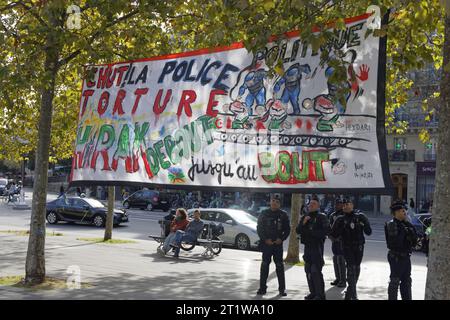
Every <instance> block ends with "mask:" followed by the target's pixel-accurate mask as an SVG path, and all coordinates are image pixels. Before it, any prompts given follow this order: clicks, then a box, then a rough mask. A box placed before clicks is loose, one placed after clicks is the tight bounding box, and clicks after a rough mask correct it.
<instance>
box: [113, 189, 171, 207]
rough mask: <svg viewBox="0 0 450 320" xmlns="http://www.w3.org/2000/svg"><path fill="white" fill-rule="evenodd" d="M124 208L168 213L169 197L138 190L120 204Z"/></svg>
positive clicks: (166, 194) (155, 192)
mask: <svg viewBox="0 0 450 320" xmlns="http://www.w3.org/2000/svg"><path fill="white" fill-rule="evenodd" d="M122 205H123V207H124V208H126V209H129V208H141V209H147V210H150V211H152V210H155V209H161V210H163V211H168V210H169V209H170V206H171V202H170V196H169V194H168V193H163V192H159V191H154V190H139V191H136V192H135V193H133V194H132V195H130V196H129V197H128V198H125V200H124V201H123V202H122Z"/></svg>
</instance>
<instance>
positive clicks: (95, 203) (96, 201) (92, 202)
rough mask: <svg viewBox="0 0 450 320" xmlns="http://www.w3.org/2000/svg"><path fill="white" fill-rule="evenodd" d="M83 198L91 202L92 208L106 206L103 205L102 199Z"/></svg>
mask: <svg viewBox="0 0 450 320" xmlns="http://www.w3.org/2000/svg"><path fill="white" fill-rule="evenodd" d="M83 200H84V201H86V202H87V203H89V205H90V206H91V207H92V208H104V207H105V206H104V205H103V203H101V202H100V201H98V200H96V199H89V198H83Z"/></svg>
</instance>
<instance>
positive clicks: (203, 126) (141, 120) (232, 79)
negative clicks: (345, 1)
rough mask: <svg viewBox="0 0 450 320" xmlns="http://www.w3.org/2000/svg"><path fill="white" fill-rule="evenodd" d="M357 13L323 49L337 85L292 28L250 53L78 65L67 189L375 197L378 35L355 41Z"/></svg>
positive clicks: (385, 179) (379, 132)
mask: <svg viewBox="0 0 450 320" xmlns="http://www.w3.org/2000/svg"><path fill="white" fill-rule="evenodd" d="M368 17H369V15H363V16H359V17H354V18H349V19H346V29H345V30H340V31H337V32H336V33H335V37H334V38H333V40H332V41H331V42H330V45H331V46H332V49H333V50H332V52H334V53H335V54H336V52H337V53H339V54H340V56H341V58H342V59H343V60H344V61H345V62H346V63H347V68H348V79H347V81H343V82H342V83H341V84H333V83H332V82H330V81H329V78H330V77H331V76H332V75H333V72H334V71H335V70H334V67H332V66H331V65H329V63H328V62H329V61H331V60H327V61H322V60H321V58H320V50H317V51H314V50H313V49H312V46H310V45H308V44H307V43H305V42H303V41H301V39H300V38H299V37H298V33H297V35H296V33H295V32H293V33H290V34H289V37H288V39H287V40H285V41H284V42H283V43H282V44H279V43H276V42H273V43H269V44H268V45H267V46H266V47H265V48H263V49H261V50H259V51H258V52H257V53H256V54H254V55H253V54H251V53H249V52H248V51H247V50H246V49H245V48H244V47H243V45H242V44H240V43H237V44H234V45H232V46H230V47H222V48H213V49H205V50H199V51H194V52H186V53H181V54H174V55H169V56H162V57H154V58H148V59H142V60H137V61H130V62H121V63H115V64H105V65H95V66H88V68H89V70H90V71H91V74H92V75H93V76H92V77H91V78H89V79H85V81H84V82H83V87H82V94H81V100H80V113H79V125H78V132H77V140H76V146H75V152H74V158H73V164H72V173H71V182H72V184H73V185H80V184H98V185H107V184H109V185H112V184H114V185H121V184H127V185H131V184H138V185H160V186H163V187H170V186H174V187H177V188H195V189H201V188H208V189H211V188H212V187H215V188H221V189H223V190H241V189H249V188H250V189H252V190H253V191H266V192H267V191H268V190H270V191H273V190H278V191H291V192H320V191H323V192H371V193H386V192H387V191H388V189H389V188H390V187H391V183H390V178H389V172H388V167H387V164H388V161H387V152H386V143H385V136H384V103H385V64H386V63H385V59H386V52H385V51H386V50H385V49H386V38H385V37H384V38H378V37H374V36H373V35H372V34H370V35H369V36H368V37H367V38H366V37H365V35H366V30H367V20H368ZM332 58H333V53H332V55H331V57H330V58H329V59H332ZM268 59H271V60H272V61H273V60H277V59H282V62H283V66H284V73H282V74H275V75H274V76H271V73H270V72H268V71H269V68H268V66H267V61H268ZM342 87H347V88H348V89H350V90H349V91H348V94H345V95H344V96H342V95H340V96H339V97H340V99H338V92H341V91H342Z"/></svg>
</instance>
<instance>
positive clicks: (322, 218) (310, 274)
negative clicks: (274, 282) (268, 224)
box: [296, 197, 330, 300]
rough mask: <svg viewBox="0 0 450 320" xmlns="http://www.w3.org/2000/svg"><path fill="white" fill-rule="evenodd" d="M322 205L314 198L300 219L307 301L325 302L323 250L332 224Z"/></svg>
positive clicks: (299, 231)
mask: <svg viewBox="0 0 450 320" xmlns="http://www.w3.org/2000/svg"><path fill="white" fill-rule="evenodd" d="M319 209H320V204H319V199H318V198H317V197H313V198H312V199H311V201H310V202H309V204H308V213H307V214H306V215H304V216H302V217H301V218H300V222H299V224H298V226H297V229H296V231H297V234H299V235H300V242H301V243H303V244H304V245H305V251H304V255H303V260H304V261H305V272H306V279H307V281H308V287H309V294H308V295H307V296H306V297H305V300H325V299H326V298H325V283H324V280H323V274H322V268H323V265H324V264H325V261H324V260H323V249H324V243H325V239H326V237H327V234H328V233H329V231H330V224H329V222H328V218H327V216H326V215H325V214H323V213H321V212H319Z"/></svg>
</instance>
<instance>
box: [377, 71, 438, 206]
mask: <svg viewBox="0 0 450 320" xmlns="http://www.w3.org/2000/svg"><path fill="white" fill-rule="evenodd" d="M411 78H412V80H413V81H414V86H413V88H412V89H413V90H412V92H411V99H410V100H409V101H408V103H407V104H406V105H405V106H404V107H403V108H400V109H399V110H398V112H397V113H396V120H398V121H406V122H408V129H407V132H406V134H403V135H387V137H386V144H387V149H388V157H389V170H390V173H391V179H392V183H393V185H394V196H393V197H387V196H383V197H381V201H380V202H381V203H380V210H381V212H383V213H388V212H389V206H390V204H391V202H392V200H395V199H402V200H405V201H407V202H408V204H409V203H410V199H413V200H414V203H415V209H417V210H418V211H419V210H421V209H423V210H428V207H429V206H430V203H431V202H432V200H433V193H434V186H435V170H436V147H437V145H436V141H437V126H438V119H437V118H436V117H435V116H434V114H428V113H426V112H424V111H423V110H422V101H423V100H424V99H427V97H429V96H430V95H432V94H433V93H434V92H437V91H438V90H439V81H440V79H439V74H438V73H437V72H436V71H435V70H434V68H433V67H432V66H430V67H429V68H427V69H424V70H420V71H416V72H413V73H411ZM423 128H427V129H428V131H429V133H430V141H429V142H427V143H425V144H424V143H423V142H422V141H420V139H419V133H420V131H421V130H422V129H423Z"/></svg>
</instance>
